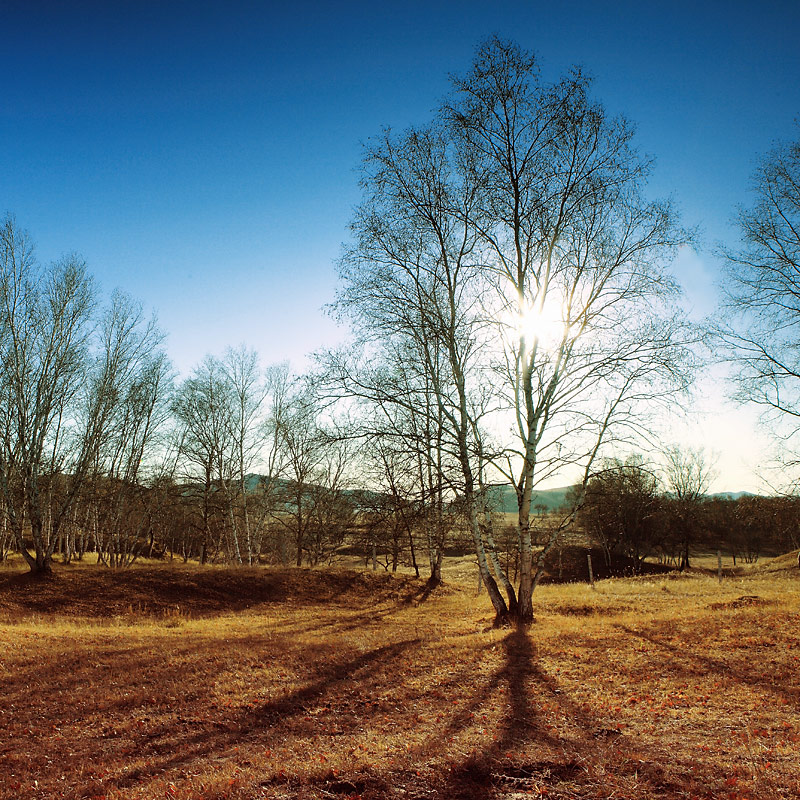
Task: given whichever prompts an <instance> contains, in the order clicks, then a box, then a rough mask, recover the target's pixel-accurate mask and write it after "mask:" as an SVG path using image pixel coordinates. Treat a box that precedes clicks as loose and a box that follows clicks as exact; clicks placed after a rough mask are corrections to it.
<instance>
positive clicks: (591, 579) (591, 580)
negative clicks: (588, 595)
mask: <svg viewBox="0 0 800 800" xmlns="http://www.w3.org/2000/svg"><path fill="white" fill-rule="evenodd" d="M586 563H587V564H588V565H589V583H591V584H592V589H594V572H593V571H592V554H591V552H588V553H586Z"/></svg>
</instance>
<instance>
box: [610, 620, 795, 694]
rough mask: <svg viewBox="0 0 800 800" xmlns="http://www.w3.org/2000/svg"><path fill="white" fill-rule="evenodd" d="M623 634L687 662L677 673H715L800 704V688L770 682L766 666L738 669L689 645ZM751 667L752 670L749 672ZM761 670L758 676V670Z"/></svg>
mask: <svg viewBox="0 0 800 800" xmlns="http://www.w3.org/2000/svg"><path fill="white" fill-rule="evenodd" d="M617 627H619V629H620V630H623V631H625V633H627V634H628V635H629V636H632V637H634V638H637V639H640V640H641V641H644V642H648V643H649V644H651V645H654V646H655V647H659V648H661V649H662V650H665V651H667V652H668V653H671V654H672V655H674V656H675V657H676V658H677V659H680V660H683V661H684V662H686V663H685V664H681V665H675V667H674V668H675V669H677V670H679V671H680V672H681V673H683V674H685V675H691V676H693V677H705V676H706V675H708V673H709V672H714V673H716V674H718V675H720V676H721V677H727V678H733V679H734V680H736V681H738V682H739V683H744V684H747V685H748V686H751V687H754V688H757V689H760V690H763V691H767V692H769V693H771V694H774V695H776V696H778V697H781V698H783V699H784V700H786V701H787V702H789V703H792V704H794V705H797V704H798V703H800V686H798V685H794V686H792V685H787V684H786V683H785V682H776V681H775V677H774V676H770V677H769V678H767V677H766V676H765V675H764V672H763V664H761V663H760V662H758V661H757V660H756V661H750V662H748V665H747V666H745V667H744V668H741V667H737V666H734V665H733V664H730V663H728V662H727V661H721V660H720V659H717V658H712V657H711V656H708V655H702V654H700V653H697V652H695V651H694V650H691V649H689V647H688V645H686V644H684V645H682V646H680V647H678V646H676V645H674V644H671V643H670V642H666V641H664V640H663V639H661V638H659V637H658V636H657V635H655V634H652V633H645V632H644V631H640V630H635V629H633V628H629V627H627V626H626V625H619V626H617ZM748 667H749V668H748ZM759 669H760V670H761V672H760V673H757V672H756V671H757V670H759Z"/></svg>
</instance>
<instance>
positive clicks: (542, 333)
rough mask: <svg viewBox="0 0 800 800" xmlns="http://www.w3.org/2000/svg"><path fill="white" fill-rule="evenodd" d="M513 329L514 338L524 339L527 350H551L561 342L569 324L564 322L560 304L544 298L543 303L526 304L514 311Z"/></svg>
mask: <svg viewBox="0 0 800 800" xmlns="http://www.w3.org/2000/svg"><path fill="white" fill-rule="evenodd" d="M513 328H514V334H515V336H516V338H517V339H519V340H522V339H523V338H524V340H525V343H526V345H527V347H528V348H529V349H530V348H532V347H539V348H543V349H545V350H553V349H556V348H557V347H558V345H559V344H560V343H561V342H562V341H563V339H564V335H565V334H566V333H567V331H568V329H569V323H568V322H567V321H565V320H564V314H563V308H562V304H561V303H559V302H557V301H556V300H554V299H552V298H546V299H545V302H544V303H542V302H540V301H537V302H534V303H526V304H525V305H524V306H523V307H522V308H521V309H520V310H518V311H516V312H515V313H514V321H513Z"/></svg>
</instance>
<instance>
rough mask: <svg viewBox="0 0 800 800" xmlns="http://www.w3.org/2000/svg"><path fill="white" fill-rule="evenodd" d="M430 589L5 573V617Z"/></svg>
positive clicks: (413, 582)
mask: <svg viewBox="0 0 800 800" xmlns="http://www.w3.org/2000/svg"><path fill="white" fill-rule="evenodd" d="M424 591H425V587H424V583H423V582H422V581H420V580H417V579H416V578H412V577H410V576H408V575H391V574H388V573H385V572H383V573H378V572H375V573H370V572H355V571H351V570H336V569H325V570H308V569H264V568H252V569H248V568H238V569H235V568H217V567H208V568H206V569H202V568H196V567H190V568H182V567H175V566H171V567H170V566H135V567H133V568H131V569H126V570H109V569H105V568H102V567H95V566H86V567H83V566H81V567H70V568H60V567H56V568H55V572H54V573H53V574H52V575H49V576H46V577H37V576H33V575H31V574H29V573H11V574H8V573H7V574H2V573H0V614H4V615H5V616H17V615H20V614H22V615H25V614H56V615H63V616H75V617H82V618H108V617H115V616H120V615H130V614H135V615H145V616H165V615H180V616H182V617H190V618H194V617H197V618H201V617H209V616H214V615H218V614H221V613H228V612H236V611H243V610H245V609H248V608H251V607H253V606H258V605H262V604H277V603H280V604H290V605H320V604H322V605H326V604H340V605H348V606H353V605H358V604H359V603H361V604H364V605H370V604H377V603H381V602H387V601H394V602H412V601H414V600H415V599H417V598H418V597H421V596H422V594H423V593H424Z"/></svg>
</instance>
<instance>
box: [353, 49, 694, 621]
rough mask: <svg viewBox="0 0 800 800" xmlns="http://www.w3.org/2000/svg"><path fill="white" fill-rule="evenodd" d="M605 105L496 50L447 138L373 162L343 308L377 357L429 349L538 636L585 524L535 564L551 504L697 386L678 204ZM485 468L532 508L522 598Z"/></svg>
mask: <svg viewBox="0 0 800 800" xmlns="http://www.w3.org/2000/svg"><path fill="white" fill-rule="evenodd" d="M589 88H590V86H589V81H588V80H587V79H586V78H585V77H584V76H583V75H582V74H581V73H580V71H573V72H572V73H570V74H569V75H568V76H567V77H566V78H564V79H563V80H561V81H559V82H557V83H555V84H545V83H544V82H542V81H541V79H540V77H539V72H538V67H537V65H536V62H535V59H534V58H533V56H532V55H530V54H528V53H525V52H523V51H522V50H520V48H519V47H517V46H516V45H514V44H513V43H508V42H502V41H499V40H497V39H490V40H488V41H487V42H485V43H484V44H482V45H481V46H480V47H479V48H478V52H477V55H476V58H475V61H474V63H473V66H472V69H471V70H470V71H469V72H468V73H467V74H466V75H465V76H464V77H463V78H455V79H454V90H453V93H452V94H451V96H450V98H449V99H448V100H447V101H446V102H445V104H444V105H443V107H442V109H441V111H440V113H439V115H438V116H437V119H436V121H435V122H434V124H433V125H432V126H430V127H429V128H425V129H414V130H410V131H408V132H407V133H405V134H403V135H401V136H394V135H392V134H391V133H390V132H386V133H384V135H383V136H382V137H381V138H380V139H379V140H378V141H377V142H375V143H374V144H373V145H372V146H371V147H369V148H368V150H367V153H366V157H365V162H364V176H363V178H362V185H363V187H364V191H365V201H364V203H363V205H362V206H361V208H360V209H359V211H358V212H357V214H356V217H355V220H354V223H353V226H352V227H353V231H354V234H355V243H354V245H353V247H352V248H351V249H350V250H348V251H347V253H346V255H345V258H344V259H343V268H342V279H343V283H344V288H343V290H342V292H341V294H340V300H339V304H340V307H341V306H346V307H348V308H349V309H350V310H351V311H350V316H351V319H352V320H353V321H354V323H355V324H356V327H357V328H359V330H362V331H363V330H368V331H370V333H371V336H372V337H373V338H372V340H373V341H375V340H376V339H377V338H378V337H381V336H382V337H384V338H386V337H398V336H399V337H404V338H405V341H408V342H414V352H415V353H416V360H417V362H418V363H420V364H424V365H425V370H426V374H427V376H428V378H429V379H430V380H431V381H432V390H433V391H432V397H433V398H435V403H436V411H437V413H438V414H440V415H441V419H442V422H443V430H444V432H445V437H446V438H445V441H446V447H447V448H449V452H450V453H451V454H452V456H453V457H454V458H455V459H456V460H457V463H458V464H459V467H460V471H461V474H460V477H459V481H458V485H453V486H452V488H453V490H454V491H456V492H458V494H459V495H461V497H462V498H463V500H464V506H465V509H466V514H467V517H468V519H469V524H470V528H471V530H472V532H473V539H474V543H475V547H476V552H477V555H478V564H479V568H480V571H481V577H482V579H483V580H484V583H485V584H486V585H487V587H488V589H489V594H490V597H491V599H492V603H493V604H494V607H495V610H496V612H497V617H498V620H500V619H503V618H505V617H507V616H508V615H509V613H510V614H511V615H512V616H515V617H516V618H517V619H518V620H520V621H529V620H530V619H532V616H533V609H532V599H531V598H532V592H533V589H534V587H535V585H536V582H537V580H538V578H539V576H540V575H541V573H542V568H543V563H544V562H543V558H544V556H545V555H546V554H547V551H548V549H550V548H552V547H553V546H554V544H555V541H556V538H557V535H558V533H559V532H560V531H561V530H562V529H563V528H564V527H566V526H568V525H570V524H571V523H572V520H573V519H574V513H573V512H574V509H573V510H572V511H570V513H568V514H566V515H565V517H564V520H563V523H562V525H560V526H557V528H556V529H555V534H554V536H553V537H551V540H550V541H549V542H548V543H547V544H546V546H545V547H544V550H543V551H542V552H541V553H540V557H539V560H538V562H537V563H534V550H533V543H532V536H531V499H532V496H533V489H534V487H535V486H536V485H537V484H538V483H540V482H541V481H542V480H544V479H545V478H548V477H551V476H553V475H554V474H556V473H557V472H559V471H560V470H563V469H564V468H566V467H572V468H575V467H580V469H581V470H582V471H583V478H582V483H583V485H585V482H586V480H587V479H588V475H589V474H590V470H591V466H592V463H593V461H594V459H595V458H596V457H597V456H598V453H600V452H601V448H602V447H603V446H604V445H605V444H606V443H608V442H609V441H611V440H613V439H617V440H620V439H624V440H630V439H632V438H634V437H635V436H636V435H637V434H639V433H641V431H642V429H643V425H642V420H643V418H644V413H645V411H646V410H647V407H651V408H652V407H654V406H657V405H658V404H659V403H667V402H670V400H671V399H672V398H674V393H675V392H676V391H679V390H681V389H684V388H685V387H686V385H687V383H688V379H689V372H690V363H691V357H690V352H689V349H688V343H689V341H690V339H691V334H690V332H689V330H688V328H687V326H686V324H685V323H684V320H683V318H682V317H681V315H680V314H678V313H677V312H675V311H674V309H673V307H672V304H673V302H674V300H675V299H676V298H677V296H678V294H679V290H678V287H677V286H676V284H675V282H674V281H673V280H672V279H671V278H670V277H669V274H668V273H667V272H666V270H665V264H666V263H667V261H668V259H669V257H670V256H671V255H672V254H673V252H674V250H675V248H676V247H677V246H678V245H680V244H681V243H683V242H684V241H686V240H687V238H688V235H687V234H686V233H685V232H683V231H681V230H680V229H679V228H678V227H677V224H676V219H675V214H674V212H673V210H672V208H671V207H670V205H669V203H666V202H650V201H647V200H646V199H644V197H643V194H642V187H643V184H644V182H645V180H646V178H647V175H648V173H649V171H650V166H651V165H650V162H649V161H648V160H647V159H644V158H642V157H641V156H640V155H639V154H638V153H637V151H636V150H635V148H634V147H633V145H632V135H633V134H632V128H631V126H630V125H629V124H628V123H626V122H625V121H624V120H621V119H611V118H609V117H608V116H607V114H606V113H605V111H604V109H603V108H602V106H600V105H599V104H597V103H594V102H592V101H591V100H590V98H589ZM492 329H493V332H490V331H492ZM501 406H505V409H506V410H507V411H506V412H505V413H506V416H507V415H508V413H510V415H511V418H512V419H513V424H512V427H513V436H514V439H515V443H512V440H509V441H508V442H506V443H504V444H505V445H506V446H505V447H504V448H502V455H503V458H501V457H500V455H501V453H500V452H499V449H498V448H495V447H488V445H487V441H488V440H487V437H486V429H487V426H486V424H485V423H486V420H487V415H489V414H492V415H493V416H495V417H498V415H500V416H502V414H503V413H504V412H503V409H502V408H501ZM498 424H499V423H495V426H497V425H498ZM487 464H491V465H493V467H494V468H495V469H501V470H502V471H503V473H504V474H505V475H506V477H507V478H508V480H509V481H511V482H513V484H514V485H515V486H516V490H517V499H518V506H519V516H518V529H519V539H520V570H519V576H520V579H519V587H518V590H517V592H515V591H514V590H513V587H511V584H510V583H509V582H508V581H507V580H506V579H505V577H504V575H503V574H502V571H501V569H500V567H499V562H498V563H497V564H495V563H492V559H491V552H492V550H493V548H492V547H491V545H489V544H488V542H487V540H486V538H485V535H484V531H486V530H489V529H488V528H487V527H486V526H484V528H483V530H482V526H481V514H482V509H481V502H480V498H481V496H482V494H483V487H482V480H483V478H482V476H483V475H484V474H485V470H486V465H487ZM576 498H577V503H578V504H579V503H580V502H581V499H580V498H581V493H580V492H579V493H577V494H576ZM497 581H499V582H500V583H501V584H502V585H503V586H504V587H505V588H506V593H507V595H508V603H506V601H505V600H504V598H503V596H502V594H501V592H500V590H499V589H498V586H497Z"/></svg>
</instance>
